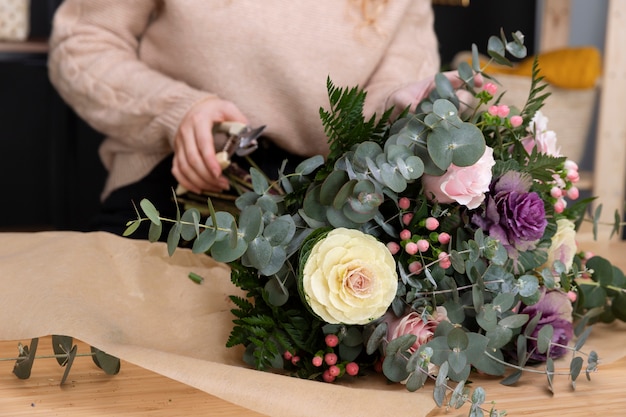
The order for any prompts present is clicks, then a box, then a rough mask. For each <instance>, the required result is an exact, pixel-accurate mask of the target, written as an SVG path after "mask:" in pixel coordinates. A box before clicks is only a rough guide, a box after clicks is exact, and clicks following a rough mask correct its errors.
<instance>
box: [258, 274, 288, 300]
mask: <svg viewBox="0 0 626 417" xmlns="http://www.w3.org/2000/svg"><path fill="white" fill-rule="evenodd" d="M264 289H265V291H267V297H268V301H269V302H270V304H271V305H273V306H275V307H280V306H282V305H284V304H285V303H286V302H287V301H288V300H289V291H288V290H287V288H285V286H284V285H283V283H282V282H281V281H280V280H279V279H278V278H276V277H272V278H270V279H269V280H268V281H267V283H265V287H264Z"/></svg>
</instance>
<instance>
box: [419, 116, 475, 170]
mask: <svg viewBox="0 0 626 417" xmlns="http://www.w3.org/2000/svg"><path fill="white" fill-rule="evenodd" d="M485 146H486V145H485V138H484V137H483V134H482V132H481V131H480V129H478V127H476V125H474V124H472V123H465V122H464V123H462V124H460V125H456V126H454V127H452V128H450V129H449V130H446V129H443V128H439V127H438V128H435V129H433V131H432V132H430V134H429V135H428V154H429V155H430V157H431V158H432V160H433V162H434V163H435V165H437V166H438V167H439V168H441V169H447V168H448V167H449V166H450V164H451V163H453V164H454V165H456V166H459V167H465V166H470V165H472V164H474V163H476V161H478V160H479V159H480V157H481V156H483V154H484V153H485Z"/></svg>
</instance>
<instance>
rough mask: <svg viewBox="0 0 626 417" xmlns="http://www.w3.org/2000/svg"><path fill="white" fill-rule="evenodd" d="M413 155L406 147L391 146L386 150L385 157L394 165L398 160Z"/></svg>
mask: <svg viewBox="0 0 626 417" xmlns="http://www.w3.org/2000/svg"><path fill="white" fill-rule="evenodd" d="M409 155H411V152H409V149H408V148H407V147H406V146H400V145H390V146H387V147H386V148H385V156H386V157H387V161H389V162H390V163H393V162H394V161H395V160H396V159H398V158H400V159H406V158H408V157H409Z"/></svg>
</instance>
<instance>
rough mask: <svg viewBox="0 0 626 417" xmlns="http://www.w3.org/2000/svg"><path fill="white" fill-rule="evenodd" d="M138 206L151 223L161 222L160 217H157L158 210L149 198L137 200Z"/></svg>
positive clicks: (157, 223)
mask: <svg viewBox="0 0 626 417" xmlns="http://www.w3.org/2000/svg"><path fill="white" fill-rule="evenodd" d="M139 206H140V207H141V209H142V210H143V212H144V213H145V214H146V217H148V218H149V219H150V221H151V222H152V223H154V224H156V225H159V224H161V219H159V210H157V209H156V207H154V204H152V203H151V202H150V200H148V199H145V198H144V199H143V200H141V201H140V202H139Z"/></svg>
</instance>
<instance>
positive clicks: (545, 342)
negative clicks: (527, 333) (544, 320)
mask: <svg viewBox="0 0 626 417" xmlns="http://www.w3.org/2000/svg"><path fill="white" fill-rule="evenodd" d="M553 335H554V327H552V325H551V324H546V325H545V326H543V327H542V328H541V329H539V334H538V335H537V351H538V352H539V353H546V352H547V351H548V349H549V348H550V345H551V344H552V336H553Z"/></svg>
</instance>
